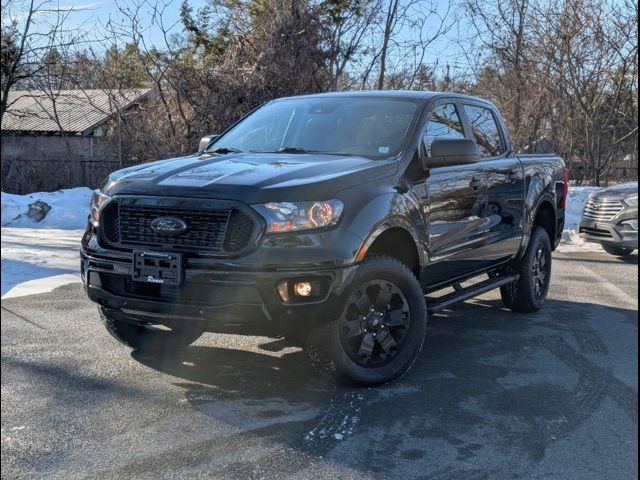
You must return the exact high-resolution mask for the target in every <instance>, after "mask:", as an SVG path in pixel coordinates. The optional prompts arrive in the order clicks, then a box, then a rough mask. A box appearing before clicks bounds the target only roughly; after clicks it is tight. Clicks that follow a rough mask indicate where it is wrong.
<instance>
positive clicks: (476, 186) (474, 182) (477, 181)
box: [469, 177, 482, 190]
mask: <svg viewBox="0 0 640 480" xmlns="http://www.w3.org/2000/svg"><path fill="white" fill-rule="evenodd" d="M469 186H470V187H471V188H473V189H474V190H478V189H479V188H480V187H481V186H482V180H481V179H480V178H478V177H473V178H472V179H471V181H470V182H469Z"/></svg>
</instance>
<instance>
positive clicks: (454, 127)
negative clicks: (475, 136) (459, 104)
mask: <svg viewBox="0 0 640 480" xmlns="http://www.w3.org/2000/svg"><path fill="white" fill-rule="evenodd" d="M437 138H451V139H456V138H464V130H463V129H462V122H461V121H460V117H459V116H458V111H457V109H456V106H455V104H453V103H445V104H442V105H438V106H437V107H435V109H434V110H433V112H432V113H431V117H430V119H429V122H428V123H427V126H426V127H425V129H424V132H423V133H422V141H423V143H424V146H425V148H426V150H427V154H428V155H431V144H432V143H433V141H434V140H436V139H437Z"/></svg>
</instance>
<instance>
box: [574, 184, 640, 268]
mask: <svg viewBox="0 0 640 480" xmlns="http://www.w3.org/2000/svg"><path fill="white" fill-rule="evenodd" d="M580 233H581V234H582V235H583V237H584V239H585V240H586V241H588V242H595V243H600V244H601V245H602V247H603V248H604V249H605V251H607V252H608V253H610V254H611V255H615V256H617V257H625V256H627V255H630V254H631V253H632V252H633V251H634V250H635V249H637V248H638V182H634V183H624V184H622V185H616V186H614V187H608V188H603V189H600V190H596V191H595V192H593V193H592V194H591V196H590V197H589V200H588V201H587V205H586V206H585V209H584V212H583V213H582V221H581V223H580Z"/></svg>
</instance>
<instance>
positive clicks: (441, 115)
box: [417, 100, 488, 285]
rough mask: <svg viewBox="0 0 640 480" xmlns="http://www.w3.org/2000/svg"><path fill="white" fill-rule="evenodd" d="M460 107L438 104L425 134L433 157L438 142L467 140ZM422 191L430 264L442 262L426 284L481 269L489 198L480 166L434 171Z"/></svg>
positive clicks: (436, 168)
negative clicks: (479, 249) (478, 250)
mask: <svg viewBox="0 0 640 480" xmlns="http://www.w3.org/2000/svg"><path fill="white" fill-rule="evenodd" d="M460 108H461V106H460V105H459V104H457V103H456V102H455V101H453V100H440V101H438V102H437V103H435V104H434V106H433V108H432V110H431V112H430V113H429V115H428V117H427V121H426V123H425V125H424V127H423V132H422V142H423V144H424V147H425V148H426V150H427V153H428V154H430V147H431V143H432V142H433V141H434V140H435V139H436V138H440V139H442V138H465V137H466V136H467V135H466V132H465V129H464V123H463V117H462V115H461V113H460ZM423 188H424V190H423V195H422V198H421V204H422V205H421V207H422V210H423V212H424V214H425V216H426V218H427V221H428V224H427V232H426V233H427V240H428V248H429V253H430V257H431V261H432V262H433V263H437V264H438V266H437V267H435V266H432V267H431V268H429V270H428V272H427V275H426V281H427V283H428V284H431V285H433V284H437V283H440V282H442V281H446V280H449V279H452V278H454V277H457V276H459V275H464V274H466V273H469V272H472V271H474V270H476V269H477V268H478V263H479V261H480V262H481V259H479V258H478V256H477V254H476V252H475V249H476V248H477V246H478V244H479V242H481V241H482V232H483V231H484V225H485V222H486V220H485V214H486V209H487V199H488V197H487V188H486V182H485V181H484V174H483V171H482V167H481V165H480V164H479V163H478V164H471V165H458V166H454V167H435V168H431V169H430V170H429V175H428V177H427V179H426V181H425V183H424V185H423ZM417 190H418V191H419V189H417Z"/></svg>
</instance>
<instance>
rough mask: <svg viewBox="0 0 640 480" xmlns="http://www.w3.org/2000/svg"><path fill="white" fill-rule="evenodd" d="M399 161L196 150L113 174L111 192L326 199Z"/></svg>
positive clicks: (388, 172) (383, 172)
mask: <svg viewBox="0 0 640 480" xmlns="http://www.w3.org/2000/svg"><path fill="white" fill-rule="evenodd" d="M396 170H397V162H396V161H395V160H375V161H374V160H369V159H366V158H362V157H352V156H338V155H318V154H263V153H239V154H230V155H214V156H211V155H191V156H188V157H181V158H172V159H168V160H161V161H158V162H153V163H146V164H141V165H136V166H134V167H129V168H125V169H122V170H118V171H116V172H114V173H112V174H111V175H110V176H109V178H108V180H107V184H106V185H105V188H104V192H105V193H106V194H108V195H159V196H176V197H202V198H220V199H229V200H240V201H243V202H246V203H260V202H273V201H285V200H287V201H296V200H326V199H329V198H332V197H333V196H334V195H335V194H336V193H337V192H339V191H340V190H344V189H346V188H349V187H353V186H355V185H359V184H363V183H368V182H371V181H375V180H377V179H380V178H383V177H386V176H390V175H393V174H394V173H395V171H396Z"/></svg>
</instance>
